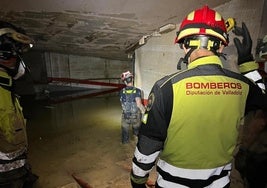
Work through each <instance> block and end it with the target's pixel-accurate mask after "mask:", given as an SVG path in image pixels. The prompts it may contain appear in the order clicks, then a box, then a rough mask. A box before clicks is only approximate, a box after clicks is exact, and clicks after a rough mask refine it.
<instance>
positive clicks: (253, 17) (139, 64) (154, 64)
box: [135, 0, 264, 99]
mask: <svg viewBox="0 0 267 188" xmlns="http://www.w3.org/2000/svg"><path fill="white" fill-rule="evenodd" d="M263 5H264V0H256V1H249V0H232V1H230V2H229V3H226V4H224V5H222V6H220V7H217V8H216V9H215V10H217V11H218V12H219V13H220V14H221V15H222V16H223V17H224V19H225V20H226V19H227V18H229V17H233V18H235V19H236V22H237V25H239V26H241V23H242V22H245V23H246V25H247V27H248V29H249V30H250V33H251V38H252V40H253V42H254V43H253V54H254V53H255V48H256V41H257V38H258V37H259V34H260V29H261V22H262V13H263ZM201 6H202V5H200V7H201ZM185 16H186V15H185ZM181 21H182V20H181ZM166 24H168V23H166ZM175 24H177V27H176V29H175V30H173V31H171V32H169V33H165V34H161V36H151V37H150V38H149V39H148V40H147V42H146V44H144V45H143V46H141V47H139V48H137V49H136V50H135V59H136V61H135V72H136V77H135V85H136V86H137V87H139V88H141V89H142V90H143V92H144V98H145V99H147V97H148V95H149V93H150V90H151V88H152V86H153V84H154V83H155V81H157V80H158V79H160V78H161V77H163V76H164V75H166V74H171V73H173V72H175V71H177V69H176V68H177V62H178V60H179V59H180V57H183V56H184V54H183V51H182V50H181V49H180V48H179V47H178V45H174V39H175V37H176V31H177V30H178V28H179V25H180V23H175ZM229 37H230V43H229V46H228V47H226V48H225V50H224V53H226V54H227V61H224V60H223V59H222V61H223V64H224V67H225V68H228V69H231V70H233V71H238V69H237V66H236V60H237V53H236V48H235V46H234V43H233V38H234V35H233V33H232V32H230V33H229ZM185 68H186V67H185V66H184V65H183V66H182V70H183V69H185Z"/></svg>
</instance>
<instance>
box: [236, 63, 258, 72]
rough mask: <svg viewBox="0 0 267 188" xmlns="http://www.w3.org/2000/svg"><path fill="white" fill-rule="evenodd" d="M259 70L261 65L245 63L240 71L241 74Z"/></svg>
mask: <svg viewBox="0 0 267 188" xmlns="http://www.w3.org/2000/svg"><path fill="white" fill-rule="evenodd" d="M258 68H259V64H258V63H256V62H255V61H249V62H247V63H243V64H241V65H239V71H240V72H241V73H244V72H249V71H253V70H256V69H258Z"/></svg>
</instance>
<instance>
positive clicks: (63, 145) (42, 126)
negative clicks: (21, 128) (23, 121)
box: [27, 96, 243, 188]
mask: <svg viewBox="0 0 267 188" xmlns="http://www.w3.org/2000/svg"><path fill="white" fill-rule="evenodd" d="M27 111H29V109H27ZM30 111H31V113H30V116H29V117H28V122H27V129H28V139H29V140H28V141H29V154H28V157H29V162H30V164H31V166H32V170H33V172H34V173H35V174H37V175H38V176H39V179H38V181H37V182H36V184H35V188H78V187H79V186H78V184H77V183H76V181H75V180H74V178H73V177H72V175H73V174H74V175H75V176H76V177H78V178H80V179H82V180H83V181H84V182H85V183H87V184H89V185H90V186H91V187H92V188H130V187H131V186H130V181H129V173H130V168H131V159H132V157H133V152H134V148H135V141H134V140H133V139H132V140H131V142H130V143H129V144H127V145H122V144H121V127H120V121H121V107H120V103H119V98H118V96H108V97H91V98H84V99H79V100H73V101H68V102H63V103H58V104H47V103H35V102H34V103H32V105H31V109H30ZM155 178H156V174H155V171H154V170H153V172H152V173H151V175H150V179H151V180H155ZM88 187H89V186H88ZM231 188H243V182H242V181H241V180H240V176H239V174H238V173H236V172H235V171H234V173H233V178H232V185H231Z"/></svg>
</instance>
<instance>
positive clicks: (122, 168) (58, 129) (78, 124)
mask: <svg viewBox="0 0 267 188" xmlns="http://www.w3.org/2000/svg"><path fill="white" fill-rule="evenodd" d="M33 112H34V113H33V114H34V115H33V116H32V117H31V118H30V119H29V120H28V124H27V126H28V127H27V128H28V138H29V160H30V163H31V166H32V169H33V172H34V173H36V174H37V175H38V176H39V180H38V182H37V183H36V185H35V187H36V188H57V187H63V186H67V185H69V186H70V185H73V183H74V182H75V181H74V179H73V178H72V177H71V174H73V173H74V174H75V175H76V176H77V177H79V178H81V179H82V180H84V181H85V182H87V183H88V184H90V185H91V186H92V187H93V188H98V187H99V188H105V187H106V188H108V187H110V188H115V187H116V188H117V187H118V188H120V187H123V188H125V187H130V184H129V169H130V165H131V157H132V155H133V150H134V147H135V143H134V141H133V140H132V142H131V143H130V144H128V145H121V143H120V141H121V132H120V131H121V129H120V116H121V108H120V104H119V99H118V97H117V96H112V97H96V98H88V99H80V100H74V101H69V102H64V103H60V104H53V105H51V104H50V105H47V104H45V105H44V104H43V105H40V104H39V105H35V106H34V109H33ZM67 187H68V186H67Z"/></svg>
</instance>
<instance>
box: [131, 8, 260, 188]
mask: <svg viewBox="0 0 267 188" xmlns="http://www.w3.org/2000/svg"><path fill="white" fill-rule="evenodd" d="M176 43H178V44H179V45H180V47H181V48H182V49H183V50H184V52H185V57H184V58H183V59H182V60H183V62H184V63H186V64H187V66H188V70H185V71H181V72H177V73H174V74H172V75H168V76H166V77H164V78H162V79H160V80H159V81H157V82H156V83H155V84H154V86H153V88H152V90H151V92H150V95H149V101H150V103H149V104H148V105H147V111H146V113H145V114H144V118H143V120H142V124H141V127H140V131H139V136H138V143H137V145H136V149H135V153H134V157H133V165H132V171H131V175H130V179H131V185H132V187H134V188H145V187H146V185H145V184H146V181H147V179H148V177H149V172H150V171H151V170H152V168H153V167H154V165H155V163H156V162H157V172H158V176H157V181H156V185H155V186H156V187H164V188H174V187H175V188H176V187H190V188H200V187H209V188H227V187H229V186H230V177H229V176H230V171H231V168H232V160H233V155H234V150H235V147H236V144H237V137H238V134H239V132H238V127H239V125H240V123H241V120H242V119H243V117H244V115H245V114H246V113H248V112H249V111H251V110H257V109H260V108H263V105H264V103H263V100H264V96H263V93H262V90H261V89H260V88H259V87H257V85H256V84H255V83H254V82H252V81H251V80H249V79H248V78H246V77H244V76H243V75H241V74H239V73H235V72H232V71H230V70H227V69H225V68H223V64H222V62H221V60H220V58H219V56H221V55H222V51H223V48H224V47H225V46H227V45H228V43H229V38H228V34H227V29H226V25H225V21H224V19H223V18H222V17H221V15H220V14H219V13H218V12H216V11H214V10H212V9H210V8H209V7H208V6H204V7H203V8H200V9H197V10H195V11H193V12H191V13H190V14H189V15H188V16H187V17H186V18H185V19H184V20H183V21H182V23H181V25H180V29H179V31H178V32H177V37H176Z"/></svg>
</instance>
